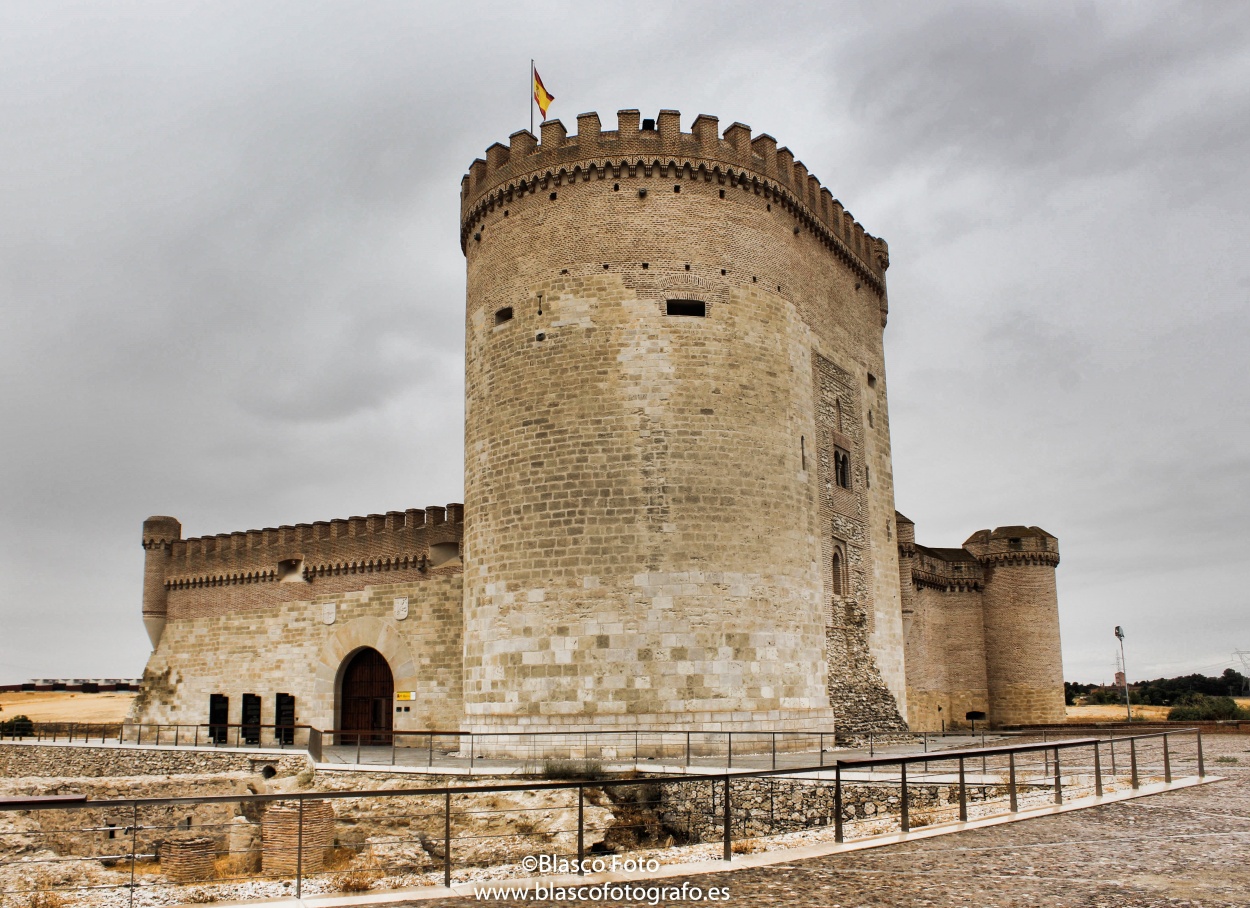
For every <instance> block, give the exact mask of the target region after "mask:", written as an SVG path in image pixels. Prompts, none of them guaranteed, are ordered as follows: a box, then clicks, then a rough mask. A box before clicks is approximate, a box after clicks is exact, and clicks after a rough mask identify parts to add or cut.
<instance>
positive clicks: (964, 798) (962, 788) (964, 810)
mask: <svg viewBox="0 0 1250 908" xmlns="http://www.w3.org/2000/svg"><path fill="white" fill-rule="evenodd" d="M959 822H961V823H967V822H968V785H967V780H966V779H965V778H964V758H963V757H960V758H959Z"/></svg>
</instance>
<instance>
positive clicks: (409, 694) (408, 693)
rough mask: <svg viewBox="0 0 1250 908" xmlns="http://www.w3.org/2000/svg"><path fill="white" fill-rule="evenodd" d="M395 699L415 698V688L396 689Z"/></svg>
mask: <svg viewBox="0 0 1250 908" xmlns="http://www.w3.org/2000/svg"><path fill="white" fill-rule="evenodd" d="M395 699H396V700H415V699H417V692H416V691H415V690H398V691H395Z"/></svg>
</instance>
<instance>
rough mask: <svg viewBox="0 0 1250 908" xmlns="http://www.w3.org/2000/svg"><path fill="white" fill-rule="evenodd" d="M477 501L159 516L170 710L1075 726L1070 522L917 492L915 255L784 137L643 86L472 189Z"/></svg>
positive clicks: (356, 716) (149, 691)
mask: <svg viewBox="0 0 1250 908" xmlns="http://www.w3.org/2000/svg"><path fill="white" fill-rule="evenodd" d="M460 241H461V247H462V249H463V251H464V254H465V257H466V260H467V268H468V281H467V313H466V315H467V318H466V325H465V335H466V336H465V358H466V382H465V386H466V401H465V411H466V412H465V504H464V505H460V504H449V505H447V506H446V507H445V508H444V507H428V508H425V509H424V510H415V509H414V510H407V511H392V512H389V513H387V514H384V515H382V514H375V515H370V516H368V517H353V518H350V519H348V520H332V521H323V522H318V523H313V524H300V525H298V526H283V527H278V528H268V529H264V530H250V531H247V532H236V533H224V534H218V535H216V536H202V537H196V538H189V539H183V538H181V527H180V525H179V523H178V521H177V520H175V519H173V518H169V517H153V518H150V519H149V520H147V521H145V523H144V527H143V545H144V548H145V549H146V566H145V574H144V590H143V615H144V621H145V623H146V625H147V628H148V632H149V634H150V636H151V639H152V644H153V647H154V650H153V653H152V656H151V658H150V661H149V663H148V666H147V670H146V672H145V681H144V691H143V693H142V695H141V697H140V698H139V701H138V702H137V705H136V718H138V719H142V720H143V721H160V722H181V723H202V722H205V721H211V722H224V721H229V722H231V723H237V722H244V723H249V722H250V723H257V722H264V723H265V724H271V723H274V722H275V720H279V721H286V722H289V721H291V720H292V718H295V719H297V720H298V721H299V722H301V723H307V724H311V725H314V726H317V727H320V728H323V729H328V728H338V729H343V730H347V731H368V730H375V731H376V730H386V729H392V728H393V729H395V730H419V729H430V728H436V729H465V730H477V731H496V730H526V729H544V730H562V729H583V728H587V727H598V728H655V729H665V728H672V729H678V728H681V729H694V730H698V729H705V730H713V729H715V730H742V731H751V730H787V729H812V730H815V729H820V730H831V729H833V728H834V727H837V728H838V729H841V730H847V731H852V732H860V731H870V730H877V731H902V730H905V727H906V726H907V725H910V727H911V728H913V729H917V730H934V729H937V728H939V727H940V726H942V725H945V726H948V727H949V726H959V725H963V724H965V722H966V719H967V717H968V716H970V715H972V716H976V715H977V714H978V713H979V714H983V715H985V716H988V720H989V721H990V722H991V723H993V724H995V725H1007V724H1017V723H1024V722H1051V721H1062V719H1063V715H1064V704H1063V675H1062V665H1061V662H1060V651H1059V626H1058V611H1057V602H1056V594H1055V576H1054V575H1055V566H1056V565H1057V564H1058V561H1059V555H1058V545H1057V540H1056V539H1055V537H1054V536H1051V535H1050V534H1048V533H1046V532H1044V531H1042V530H1040V529H1038V528H1036V527H1003V528H999V529H997V530H994V531H992V532H991V531H988V530H982V531H980V532H978V533H975V534H974V535H973V536H972V537H971V538H969V539H968V541H967V542H966V543H965V544H964V546H963V547H962V548H959V549H935V548H926V547H924V546H921V545H918V544H917V543H916V541H915V533H914V527H913V526H912V524H911V522H910V521H909V520H907V519H906V518H905V517H903V516H902V515H900V514H898V513H897V512H896V511H895V509H894V489H893V473H892V469H891V457H890V433H889V425H890V421H889V409H888V405H887V396H886V378H885V360H884V351H883V334H884V329H885V324H886V315H887V310H888V307H887V297H886V285H885V271H886V269H887V267H888V265H889V256H888V250H887V247H886V244H885V242H884V241H883V240H881V239H879V238H877V237H874V236H872V235H870V234H868V233H866V232H865V231H864V229H863V228H862V227H861V226H860V225H859V224H858V223H857V222H856V221H855V220H854V218H853V217H852V216H851V214H850V213H849V212H847V211H845V210H844V209H843V207H842V206H841V204H839V203H838V202H837V201H836V200H835V199H834V198H833V196H832V194H831V193H830V191H829V190H828V189H826V188H824V187H822V186H821V184H820V183H819V182H818V181H817V179H816V178H815V177H814V176H812V175H811V174H809V173H808V172H807V169H806V167H804V165H803V164H802V163H800V162H799V161H796V160H795V159H794V155H793V154H792V153H791V152H790V151H789V150H788V149H786V148H778V147H777V142H776V141H775V140H774V139H773V138H772V137H771V136H768V135H758V136H754V137H753V136H752V135H751V130H750V128H749V127H747V126H744V125H742V124H741V123H734V124H733V125H731V126H729V127H728V128H727V129H725V130H724V132H723V134H721V133H720V131H719V129H718V122H717V120H716V119H715V118H713V117H708V116H699V117H697V118H696V119H695V120H694V122H693V124H691V131H690V132H688V133H687V132H682V131H681V129H680V117H679V114H678V113H677V112H676V111H667V110H666V111H661V112H660V114H659V116H658V118H656V119H655V120H651V119H646V120H643V119H641V117H640V115H639V112H638V111H636V110H624V111H621V112H620V113H619V114H618V128H617V129H616V130H612V131H607V130H604V129H603V128H602V124H601V122H600V119H599V116H598V115H597V114H593V113H590V114H582V115H580V116H578V118H577V134H576V135H569V134H568V133H567V132H566V129H565V127H564V125H563V124H562V123H561V122H560V121H558V120H552V121H548V122H544V123H543V124H542V128H541V137H536V136H534V135H532V134H531V133H530V132H528V131H522V132H517V133H515V134H513V135H512V137H511V139H510V141H509V144H508V145H502V144H495V145H492V146H491V147H490V148H489V149H487V151H486V157H485V159H484V160H481V159H479V160H476V161H474V162H473V164H472V166H471V167H470V168H469V172H468V174H467V175H466V176H465V177H464V179H463V182H462V185H461V233H460Z"/></svg>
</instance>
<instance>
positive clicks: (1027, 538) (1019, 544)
mask: <svg viewBox="0 0 1250 908" xmlns="http://www.w3.org/2000/svg"><path fill="white" fill-rule="evenodd" d="M964 548H965V549H966V550H967V551H969V552H971V553H972V554H973V555H975V556H976V558H977V560H978V561H980V562H981V563H982V564H1044V565H1049V566H1051V567H1054V566H1056V565H1058V564H1059V540H1058V539H1057V538H1056V537H1054V536H1052V535H1051V534H1050V533H1047V532H1046V531H1045V530H1043V529H1041V528H1040V527H1025V526H1008V527H998V528H997V529H994V530H978V531H977V532H975V533H973V534H972V535H971V536H969V537H968V540H967V541H966V542H964Z"/></svg>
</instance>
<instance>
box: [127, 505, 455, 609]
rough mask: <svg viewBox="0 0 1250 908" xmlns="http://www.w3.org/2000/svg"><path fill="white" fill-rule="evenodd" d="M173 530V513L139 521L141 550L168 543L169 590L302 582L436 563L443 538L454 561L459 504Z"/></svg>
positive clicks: (166, 580)
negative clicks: (207, 530) (203, 531)
mask: <svg viewBox="0 0 1250 908" xmlns="http://www.w3.org/2000/svg"><path fill="white" fill-rule="evenodd" d="M155 521H161V523H159V524H155V523H154V522H155ZM175 528H176V529H175ZM158 530H159V531H161V532H157V531H158ZM177 530H180V527H178V523H177V521H176V520H174V519H173V518H151V519H149V520H148V521H145V522H144V539H143V541H144V548H147V549H152V548H153V547H157V546H163V547H167V548H168V561H167V562H166V563H165V570H164V578H163V581H164V582H163V585H164V587H165V588H166V589H170V590H176V589H191V588H199V587H204V586H221V585H226V584H238V583H270V582H301V581H303V582H307V581H312V580H313V579H315V578H317V577H326V576H334V575H339V574H348V573H350V574H355V573H366V572H374V571H386V570H401V569H407V568H418V569H420V570H422V571H426V570H429V569H430V568H431V567H440V566H441V565H442V564H443V563H444V562H443V561H441V560H440V559H431V551H432V548H433V547H434V546H437V545H439V544H440V543H454V544H455V546H456V558H454V559H452V560H454V561H455V562H456V565H457V566H458V563H459V562H458V552H459V545H460V540H461V538H462V536H463V534H464V505H462V504H459V503H453V504H449V505H447V506H446V507H442V506H438V505H434V506H431V507H428V508H425V509H424V510H422V509H420V508H410V509H408V510H406V511H388V512H387V513H386V514H369V515H368V516H364V517H348V518H345V519H338V520H319V521H316V522H314V523H301V524H295V525H293V526H280V527H265V528H264V529H256V530H241V531H236V532H233V533H218V534H215V535H208V536H193V537H190V538H188V539H179V538H177V537H178V535H179V533H178V532H177ZM435 562H438V563H435Z"/></svg>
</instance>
